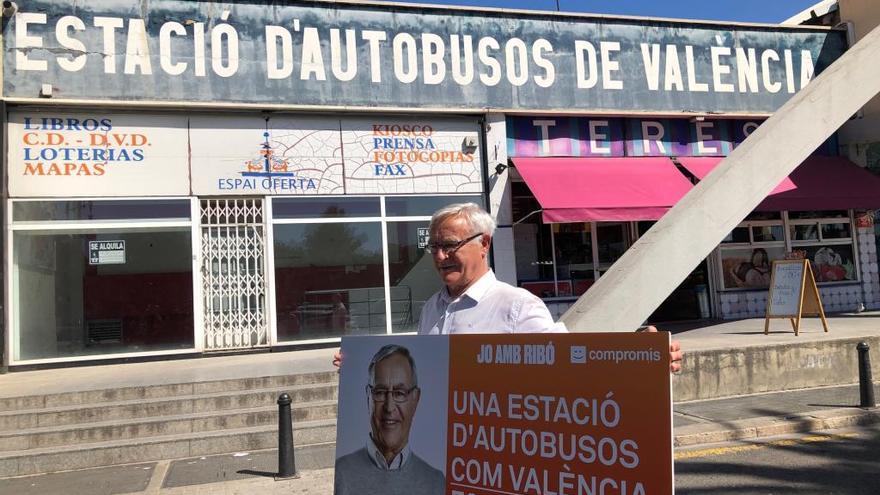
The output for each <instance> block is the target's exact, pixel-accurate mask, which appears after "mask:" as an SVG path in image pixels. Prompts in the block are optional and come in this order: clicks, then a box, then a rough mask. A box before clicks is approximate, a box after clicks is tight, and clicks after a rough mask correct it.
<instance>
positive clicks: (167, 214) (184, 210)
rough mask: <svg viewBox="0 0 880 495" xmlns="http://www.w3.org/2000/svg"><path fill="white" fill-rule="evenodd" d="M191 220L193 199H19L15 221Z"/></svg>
mask: <svg viewBox="0 0 880 495" xmlns="http://www.w3.org/2000/svg"><path fill="white" fill-rule="evenodd" d="M157 218H161V219H164V220H168V219H181V220H187V221H188V220H189V218H190V203H189V200H180V199H168V200H161V199H155V200H153V199H151V200H100V201H16V202H14V203H12V221H13V222H44V221H53V220H62V221H63V220H67V221H75V220H138V219H157Z"/></svg>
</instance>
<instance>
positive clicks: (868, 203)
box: [678, 156, 880, 211]
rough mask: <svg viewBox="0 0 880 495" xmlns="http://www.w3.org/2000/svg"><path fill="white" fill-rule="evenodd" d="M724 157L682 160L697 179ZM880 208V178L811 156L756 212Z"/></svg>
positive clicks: (853, 166) (840, 162) (837, 161)
mask: <svg viewBox="0 0 880 495" xmlns="http://www.w3.org/2000/svg"><path fill="white" fill-rule="evenodd" d="M722 159H723V158H720V157H713V158H694V157H682V158H679V159H678V161H679V163H681V164H682V166H684V168H686V169H688V170H689V171H690V172H691V173H692V174H694V175H695V176H696V177H697V178H698V179H702V178H704V177H705V176H706V175H708V174H709V172H710V171H711V170H712V169H713V168H715V166H716V165H718V163H720V162H721V160H722ZM850 208H854V209H875V208H880V177H878V176H876V175H874V174H872V173H871V172H869V171H867V170H865V169H864V168H862V167H859V166H858V165H856V164H855V163H853V162H851V161H849V160H847V159H846V158H842V157H837V156H812V157H810V158H807V159H806V160H805V161H804V162H803V163H801V164H800V165H799V166H798V167H797V168H796V169H794V172H792V173H791V174H790V175H789V176H788V177H786V178H785V179H784V180H783V181H782V182H781V183H780V184H779V185H778V186H776V188H775V189H773V191H772V192H771V193H770V194H769V195H768V196H767V198H766V199H765V200H764V201H762V202H761V204H759V205H758V206H757V208H755V210H757V211H781V210H792V211H797V210H846V209H850Z"/></svg>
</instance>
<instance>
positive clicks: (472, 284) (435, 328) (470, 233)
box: [333, 203, 682, 372]
mask: <svg viewBox="0 0 880 495" xmlns="http://www.w3.org/2000/svg"><path fill="white" fill-rule="evenodd" d="M428 230H429V235H430V238H429V241H428V245H427V251H428V252H429V253H430V254H431V256H432V257H433V260H434V267H435V268H436V269H437V273H438V274H439V275H440V279H441V280H442V281H443V284H444V285H445V287H444V288H442V289H440V291H438V292H437V293H436V294H434V295H433V296H431V297H430V298H429V299H428V300H427V301H426V302H425V306H424V308H422V315H421V317H420V318H419V335H451V334H462V333H539V332H566V331H567V329H566V328H565V324H564V323H562V322H559V323H556V322H554V321H553V316H552V315H551V314H550V311H549V310H548V309H547V306H546V305H545V304H544V301H542V300H541V299H540V298H538V297H537V296H535V295H534V294H532V293H531V292H529V291H527V290H525V289H522V288H519V287H513V286H512V285H510V284H507V283H505V282H502V281H500V280H498V279H496V278H495V274H494V273H493V272H492V270H491V269H490V268H489V262H488V255H489V248H490V246H491V245H492V235H493V234H494V233H495V220H494V219H493V218H492V216H491V215H489V213H487V212H486V210H484V209H483V208H481V207H480V206H479V205H477V204H475V203H457V204H451V205H449V206H446V207H444V208H441V209H439V210H437V211H436V212H434V215H432V216H431V224H430V226H429V229H428ZM647 331H649V332H656V331H657V329H656V328H654V327H648V328H647ZM669 358H670V365H669V368H670V371H673V372H675V371H679V370H680V369H681V358H682V353H681V346H680V345H679V343H678V342H675V341H673V342H672V345H670V347H669ZM341 359H342V356H341V355H340V354H339V353H337V354H336V355H335V356H334V360H333V362H334V364H336V365H337V366H338V365H339V364H340V363H341Z"/></svg>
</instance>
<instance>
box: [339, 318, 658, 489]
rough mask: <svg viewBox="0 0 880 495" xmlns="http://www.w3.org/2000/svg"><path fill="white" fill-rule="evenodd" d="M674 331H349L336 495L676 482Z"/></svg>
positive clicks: (341, 386) (341, 393) (345, 342)
mask: <svg viewBox="0 0 880 495" xmlns="http://www.w3.org/2000/svg"><path fill="white" fill-rule="evenodd" d="M668 349H669V334H668V333H665V332H658V333H631V334H621V333H591V334H529V335H510V334H492V335H453V336H393V337H392V336H372V337H344V338H343V340H342V354H343V366H342V369H341V376H340V384H339V415H338V423H337V441H336V472H335V488H334V493H335V495H348V494H354V493H358V494H364V495H369V494H380V493H381V494H397V493H400V494H403V493H420V494H445V495H497V494H510V495H561V494H598V493H606V494H608V493H613V494H621V495H637V494H641V495H661V494H671V493H673V447H672V390H671V385H670V377H669V353H668Z"/></svg>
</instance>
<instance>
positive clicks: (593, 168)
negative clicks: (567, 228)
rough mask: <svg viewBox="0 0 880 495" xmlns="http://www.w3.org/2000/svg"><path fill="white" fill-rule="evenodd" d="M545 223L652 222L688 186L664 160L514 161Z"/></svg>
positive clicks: (685, 190) (523, 159)
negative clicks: (538, 204)
mask: <svg viewBox="0 0 880 495" xmlns="http://www.w3.org/2000/svg"><path fill="white" fill-rule="evenodd" d="M513 164H514V166H516V169H517V170H518V171H519V173H520V175H522V178H523V180H525V181H526V184H527V185H528V186H529V189H531V190H532V193H534V195H535V198H537V200H538V203H540V204H541V208H542V209H543V216H544V222H546V223H566V222H587V221H629V220H657V219H658V218H660V217H661V216H663V214H664V213H666V212H667V211H668V210H669V209H670V208H672V206H673V205H675V203H676V201H678V200H679V199H681V197H682V196H684V195H685V194H687V192H688V191H690V189H691V188H692V187H693V185H692V184H691V183H690V181H688V180H687V179H686V178H685V177H684V176H683V175H682V174H681V173H680V172H679V171H678V169H677V168H676V167H675V164H673V163H672V161H671V160H670V159H669V158H666V157H644V158H514V159H513Z"/></svg>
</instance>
